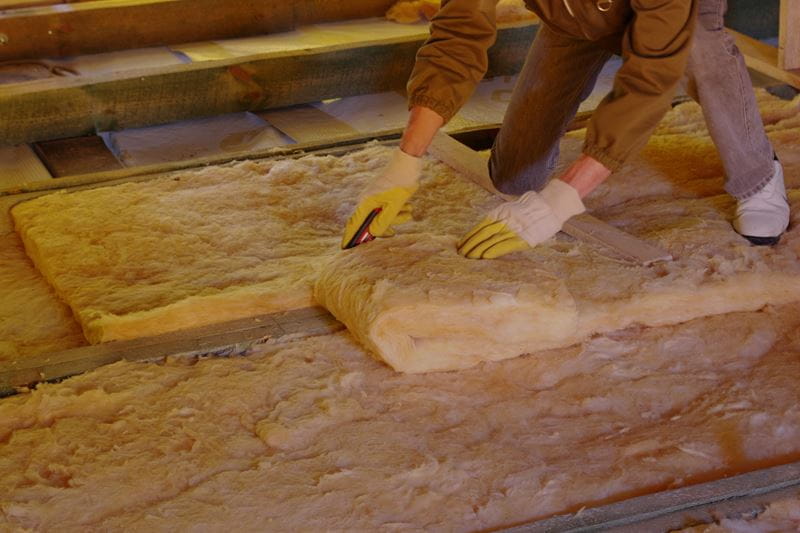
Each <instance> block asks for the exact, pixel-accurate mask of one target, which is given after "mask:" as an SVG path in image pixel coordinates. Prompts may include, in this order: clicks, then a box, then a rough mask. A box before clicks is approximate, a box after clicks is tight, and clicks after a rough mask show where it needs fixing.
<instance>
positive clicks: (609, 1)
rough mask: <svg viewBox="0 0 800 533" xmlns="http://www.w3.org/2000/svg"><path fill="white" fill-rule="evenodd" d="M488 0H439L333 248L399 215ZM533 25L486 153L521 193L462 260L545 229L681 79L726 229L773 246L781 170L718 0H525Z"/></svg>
mask: <svg viewBox="0 0 800 533" xmlns="http://www.w3.org/2000/svg"><path fill="white" fill-rule="evenodd" d="M495 4H496V0H443V1H442V6H441V9H440V11H439V12H438V14H437V15H436V16H435V17H434V18H433V20H432V21H431V33H430V37H429V39H428V40H427V41H426V43H425V44H424V45H423V46H422V47H421V48H420V50H419V51H418V53H417V59H416V64H415V66H414V69H413V72H412V74H411V78H410V79H409V82H408V94H409V109H410V113H409V119H408V124H407V126H406V128H405V131H404V133H403V136H402V139H401V142H400V145H399V148H397V149H396V150H395V151H394V153H393V155H392V158H391V161H390V162H389V164H388V165H387V166H386V167H385V169H384V170H383V171H382V173H381V174H379V175H378V176H377V177H376V178H375V179H374V180H373V181H372V182H371V183H369V184H368V185H367V187H366V189H365V190H364V191H363V192H362V194H361V195H360V197H359V202H358V204H357V206H356V208H355V211H354V213H353V215H352V216H351V218H350V220H349V221H348V222H347V225H346V228H345V233H344V237H343V247H344V246H345V244H346V243H348V242H350V241H351V239H352V238H353V236H354V234H356V232H357V231H358V229H359V227H361V226H362V225H363V224H364V223H365V220H366V219H367V216H368V215H369V214H370V213H372V212H373V211H375V210H376V208H380V209H381V211H380V212H379V213H378V215H377V216H376V217H375V218H374V219H373V220H372V221H371V223H370V224H369V226H368V227H369V232H370V233H371V234H372V235H374V236H384V235H387V232H389V227H390V226H391V225H392V224H393V223H398V222H401V221H403V220H406V219H407V215H408V213H407V209H406V202H407V201H408V199H409V198H410V197H411V196H412V195H413V194H414V192H415V191H416V189H417V186H418V181H419V177H420V174H421V168H422V162H421V159H420V158H421V156H422V155H423V154H424V153H425V151H426V150H427V148H428V145H429V144H430V142H431V140H432V139H433V136H434V134H435V133H436V132H437V131H438V129H439V128H440V127H441V126H442V125H443V124H444V123H446V122H447V121H448V120H450V119H451V118H452V117H453V115H455V113H456V112H457V111H458V109H459V108H460V107H461V106H462V105H463V104H464V103H465V102H466V100H467V99H468V98H469V96H470V94H471V93H472V91H473V90H474V88H475V86H476V85H477V83H478V82H479V81H480V80H481V79H482V78H483V76H484V74H485V72H486V70H487V67H488V59H487V49H488V48H489V47H490V46H491V45H492V44H493V43H494V40H495V35H496V29H495ZM527 5H528V7H529V8H530V9H532V10H533V11H534V12H536V13H537V14H538V15H539V17H540V18H541V21H542V22H541V25H540V28H539V31H538V33H537V35H536V38H535V40H534V42H533V44H532V46H531V49H530V51H529V53H528V57H527V59H526V61H525V64H524V66H523V68H522V71H521V72H520V75H519V78H518V80H517V83H516V87H515V89H514V92H513V94H512V97H511V101H510V103H509V106H508V109H507V110H506V114H505V119H504V121H503V124H502V127H501V128H500V131H499V133H498V135H497V138H496V139H495V142H494V146H493V148H492V151H491V156H490V158H489V173H490V175H491V178H492V182H493V183H494V185H495V187H496V188H497V189H498V190H499V191H501V192H504V193H508V194H513V195H521V196H519V198H518V199H516V200H513V201H509V202H505V203H504V204H502V205H500V206H498V207H497V208H495V209H494V210H492V211H490V212H489V213H488V215H487V216H486V218H485V219H484V220H483V221H482V222H480V223H479V224H478V225H477V226H476V227H475V228H474V229H472V231H470V232H469V233H467V235H466V236H465V237H464V238H463V239H462V240H461V242H460V243H459V245H458V251H459V253H461V254H462V255H463V256H465V257H469V258H476V259H477V258H496V257H499V256H502V255H505V254H507V253H510V252H514V251H518V250H524V249H527V248H529V247H532V246H536V245H537V244H539V243H541V242H543V241H545V240H547V239H549V238H550V237H552V236H553V235H555V234H556V233H557V232H558V231H559V230H560V229H561V227H562V226H563V224H564V222H565V221H566V220H568V219H569V218H570V217H572V216H574V215H577V214H579V213H581V212H583V211H584V210H585V208H584V205H583V201H582V200H583V198H585V197H586V196H587V195H588V194H589V193H591V192H592V191H593V190H594V189H595V188H596V187H597V186H598V185H600V184H601V183H602V182H603V181H604V180H606V178H608V177H609V175H611V174H612V172H614V171H615V170H617V169H619V168H620V167H621V166H622V164H623V163H624V162H625V161H626V160H627V159H628V158H630V157H631V155H633V154H635V153H636V152H637V151H638V150H640V149H641V148H642V147H643V146H644V144H645V143H646V142H647V139H648V138H649V136H650V135H651V133H652V132H653V130H654V129H655V127H656V125H657V124H658V122H659V121H660V120H661V118H662V117H663V116H664V114H665V113H666V112H667V110H668V109H669V108H670V105H671V102H672V99H673V95H674V93H675V91H676V89H677V87H678V86H679V85H680V83H681V82H682V80H685V81H686V82H687V83H686V86H687V90H688V92H689V94H690V95H691V96H692V97H693V98H694V99H695V100H697V101H698V102H699V103H700V106H701V107H702V110H703V114H704V117H705V120H706V124H707V125H708V130H709V132H710V134H711V138H712V139H713V141H714V143H715V145H716V146H717V150H718V151H719V154H720V157H721V159H722V164H723V167H724V170H725V176H726V180H725V189H726V191H727V192H728V193H729V194H731V195H732V196H733V197H734V198H736V200H737V208H736V216H735V220H734V223H733V225H734V228H735V230H736V231H737V232H739V233H740V234H741V235H743V236H744V237H746V238H747V239H749V240H750V241H751V242H753V243H754V244H774V243H776V242H777V241H778V240H779V238H780V236H781V234H782V233H783V232H784V231H785V230H786V228H787V227H788V223H789V204H788V201H787V198H786V190H785V187H784V182H783V171H782V167H781V164H780V162H779V161H778V160H777V157H776V156H775V154H774V151H773V149H772V146H771V144H770V142H769V139H768V138H767V136H766V134H765V132H764V127H763V123H762V121H761V116H760V115H759V110H758V107H757V105H756V101H755V94H754V91H753V89H752V84H751V81H750V78H749V74H748V72H747V69H746V67H745V64H744V61H743V59H742V56H741V54H740V53H739V51H738V49H737V48H736V46H735V44H734V42H733V39H732V37H731V36H730V35H729V34H728V33H727V32H726V31H725V29H724V26H723V17H724V15H725V12H726V10H727V2H726V0H527ZM612 54H619V55H621V56H622V66H621V67H620V69H619V71H618V72H617V74H616V76H615V78H614V84H613V88H612V90H611V91H610V92H609V94H608V95H606V96H605V98H604V99H603V100H602V102H601V103H600V104H599V105H598V107H597V109H596V110H595V111H594V113H593V115H592V118H591V120H590V122H589V124H588V127H587V131H586V140H585V142H584V145H583V150H582V154H581V155H580V156H579V157H578V158H577V159H576V160H575V161H574V162H572V163H571V164H570V165H569V166H568V167H567V169H566V170H565V171H564V172H563V174H561V175H560V176H558V177H557V178H554V179H550V180H549V181H548V179H549V178H550V175H551V173H552V172H553V169H554V168H555V166H556V163H557V160H558V156H559V151H558V146H559V140H560V138H561V137H562V136H563V134H564V132H565V131H566V128H567V125H568V124H569V123H570V121H571V120H572V119H573V117H574V116H575V114H576V112H577V110H578V106H579V105H580V103H581V102H582V101H583V100H584V99H585V98H587V97H588V96H589V94H590V93H591V92H592V90H593V88H594V84H595V81H596V80H597V77H598V74H599V73H600V70H601V69H602V67H603V65H604V64H605V63H606V61H607V60H608V59H609V58H610V57H611V56H612Z"/></svg>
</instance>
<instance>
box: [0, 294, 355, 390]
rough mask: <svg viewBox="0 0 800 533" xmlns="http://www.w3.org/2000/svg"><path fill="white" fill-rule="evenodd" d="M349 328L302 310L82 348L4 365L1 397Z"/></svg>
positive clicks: (314, 310) (321, 313) (325, 314)
mask: <svg viewBox="0 0 800 533" xmlns="http://www.w3.org/2000/svg"><path fill="white" fill-rule="evenodd" d="M343 329H344V325H343V324H341V323H340V322H338V321H337V320H336V319H335V318H333V316H331V315H330V314H329V313H328V312H327V311H325V310H324V309H321V308H308V309H298V310H295V311H286V312H281V313H273V314H268V315H261V316H257V317H253V318H245V319H240V320H234V321H230V322H225V323H222V324H215V325H212V326H206V327H203V328H197V329H188V330H182V331H176V332H174V333H167V334H164V335H159V336H156V337H149V338H144V339H135V340H130V341H118V342H109V343H105V344H97V345H94V346H82V347H80V348H73V349H70V350H64V351H61V352H56V353H47V354H40V355H35V356H32V357H26V358H23V359H19V360H15V361H11V362H0V397H2V396H8V395H10V394H14V392H15V391H16V390H17V389H19V388H20V387H29V386H31V385H33V384H35V383H39V382H41V381H53V380H58V379H63V378H65V377H69V376H73V375H76V374H80V373H82V372H88V371H89V370H92V369H94V368H97V367H99V366H102V365H106V364H110V363H114V362H116V361H121V360H125V361H155V360H159V359H162V358H164V357H166V356H171V357H172V356H189V357H194V356H201V355H218V356H230V355H241V354H244V353H246V352H247V351H248V350H250V349H251V348H252V347H253V346H255V345H257V344H263V343H266V342H270V343H279V342H284V341H291V340H294V339H300V338H305V337H310V336H315V335H328V334H330V333H335V332H337V331H341V330H343Z"/></svg>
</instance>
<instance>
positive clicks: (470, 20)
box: [408, 0, 497, 122]
mask: <svg viewBox="0 0 800 533" xmlns="http://www.w3.org/2000/svg"><path fill="white" fill-rule="evenodd" d="M496 3H497V0H443V1H442V7H441V9H440V10H439V12H438V13H437V14H436V16H435V17H434V18H433V20H432V21H431V35H430V37H429V38H428V40H427V41H426V42H425V44H424V45H423V46H422V47H421V48H420V49H419V51H418V52H417V62H416V64H415V65H414V70H413V72H412V73H411V78H409V80H408V105H409V108H411V107H414V106H425V107H428V108H430V109H433V110H434V111H436V112H437V113H438V114H439V115H441V116H442V117H443V118H444V120H445V122H447V121H449V120H450V119H451V118H453V115H455V114H456V112H457V111H458V110H459V109H460V108H461V106H463V105H464V103H466V101H467V99H469V97H470V96H471V95H472V92H473V91H474V90H475V87H476V86H477V84H478V82H479V81H481V80H482V79H483V76H484V75H485V74H486V70H487V69H488V68H489V59H488V57H487V53H486V51H487V50H488V49H489V47H490V46H492V44H494V41H495V39H496V26H495V4H496Z"/></svg>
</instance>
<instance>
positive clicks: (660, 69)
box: [583, 0, 697, 170]
mask: <svg viewBox="0 0 800 533" xmlns="http://www.w3.org/2000/svg"><path fill="white" fill-rule="evenodd" d="M696 3H697V0H631V7H632V8H633V11H634V17H633V20H632V22H631V23H630V24H629V25H628V28H627V30H626V31H625V35H624V38H623V42H622V59H623V64H622V67H621V68H620V70H619V71H618V72H617V75H616V78H615V79H614V87H613V89H612V91H611V92H610V93H609V94H608V95H607V96H606V97H605V98H604V99H603V101H602V102H601V103H600V105H599V106H598V108H597V109H596V110H595V112H594V114H593V115H592V119H591V121H590V123H589V127H588V131H587V135H586V143H585V144H584V148H583V152H584V153H585V154H587V155H590V156H592V157H594V158H595V159H597V160H598V161H600V162H601V163H603V164H604V165H605V166H606V167H608V168H610V169H611V170H616V169H618V168H619V167H620V166H621V165H622V164H623V163H624V162H625V160H626V159H627V158H628V157H629V156H630V155H632V154H634V153H636V152H638V151H639V150H640V149H641V148H642V147H643V146H644V144H645V143H646V142H647V139H648V138H649V137H650V134H651V133H652V132H653V130H654V129H655V127H656V125H657V124H658V122H659V121H660V120H661V119H662V118H663V116H664V114H665V113H666V112H667V111H668V110H669V108H670V104H671V102H672V97H673V95H674V93H675V89H676V88H677V86H678V84H679V82H680V80H681V78H682V77H683V75H684V72H685V70H686V63H687V61H688V59H689V51H690V48H691V45H692V39H691V38H692V32H693V30H694V22H695V18H696V17H695V9H696V6H695V4H696Z"/></svg>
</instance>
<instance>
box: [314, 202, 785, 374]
mask: <svg viewBox="0 0 800 533" xmlns="http://www.w3.org/2000/svg"><path fill="white" fill-rule="evenodd" d="M791 204H792V210H793V212H794V214H795V215H794V218H793V220H792V229H791V230H790V231H789V232H787V233H786V235H785V236H784V238H783V240H782V242H781V244H779V245H777V246H775V247H753V246H751V245H750V244H749V243H748V242H747V241H746V240H745V239H743V238H742V237H741V236H739V235H738V234H736V233H735V232H734V231H733V229H732V228H731V219H732V217H733V213H734V208H735V204H734V201H733V200H732V199H730V198H729V197H727V196H724V197H719V196H717V197H711V198H707V199H702V200H670V199H660V200H642V201H632V202H628V203H627V204H625V205H624V206H621V207H618V208H610V209H606V210H605V211H604V215H603V218H604V219H605V220H606V221H608V222H609V223H611V224H613V225H615V226H617V227H619V228H621V229H623V230H625V231H626V232H628V233H630V234H632V235H635V236H637V237H640V238H642V239H643V240H645V241H648V242H650V243H653V244H656V245H658V246H661V247H662V248H663V249H665V250H667V251H668V252H669V253H670V254H671V255H672V256H673V257H674V260H673V261H670V262H666V263H661V264H658V265H654V266H646V267H645V266H641V265H635V264H625V263H623V262H621V261H618V260H615V259H613V258H611V257H609V256H606V255H604V254H603V252H602V250H598V249H597V248H596V247H590V246H587V245H584V244H582V243H580V242H576V241H572V240H568V239H566V238H565V239H563V240H562V239H559V240H553V241H550V242H549V243H547V244H545V245H541V246H538V247H536V248H535V249H533V250H530V251H527V252H522V253H516V254H513V255H510V256H506V257H504V258H500V259H498V260H493V261H474V260H466V259H464V258H462V257H460V256H459V255H458V254H457V253H456V252H455V246H456V237H457V236H453V235H449V236H448V238H447V239H441V240H437V239H435V238H433V237H431V236H430V235H419V234H417V235H414V234H409V235H403V236H402V237H396V238H394V239H387V240H382V241H378V242H377V243H370V244H369V245H368V246H367V245H365V246H359V247H356V248H354V249H352V250H349V251H346V252H343V253H341V254H337V255H336V256H335V257H334V258H333V259H332V260H331V261H330V263H329V264H328V265H327V266H326V267H325V268H324V269H323V270H322V272H321V273H320V275H319V278H318V280H317V285H316V291H315V296H316V299H317V301H318V302H319V303H320V304H322V305H323V306H325V307H326V308H328V310H329V311H331V313H333V315H334V316H335V317H336V318H338V319H339V320H340V321H342V322H343V323H345V324H346V325H347V327H348V329H349V330H350V331H351V332H352V333H353V334H354V335H355V336H356V338H358V339H359V340H360V341H361V342H363V343H364V344H365V345H366V346H368V347H370V348H371V351H372V352H373V353H374V354H376V355H377V356H378V357H379V358H381V359H382V360H384V361H385V362H387V363H388V364H389V365H391V366H392V367H393V368H394V369H395V370H399V371H402V372H430V371H437V370H454V369H459V368H466V367H469V366H473V365H475V364H477V363H478V362H479V361H485V360H497V359H504V358H508V357H515V356H518V355H520V354H522V353H531V352H535V351H540V350H544V349H547V348H553V347H559V346H568V345H570V344H573V343H575V342H577V341H580V340H582V339H585V338H587V337H589V336H591V335H593V334H596V333H600V332H608V331H614V330H617V329H620V328H625V327H628V326H630V325H633V324H643V325H647V326H658V325H665V324H676V323H680V322H684V321H687V320H691V319H693V318H697V317H701V316H707V315H714V314H720V313H728V312H733V311H745V310H755V309H759V308H761V307H763V306H764V305H767V304H781V303H788V302H793V301H800V257H798V256H799V255H800V191H792V192H791Z"/></svg>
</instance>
